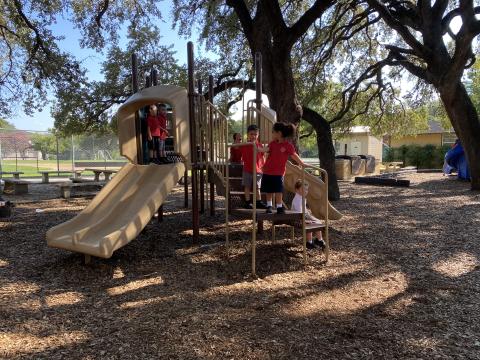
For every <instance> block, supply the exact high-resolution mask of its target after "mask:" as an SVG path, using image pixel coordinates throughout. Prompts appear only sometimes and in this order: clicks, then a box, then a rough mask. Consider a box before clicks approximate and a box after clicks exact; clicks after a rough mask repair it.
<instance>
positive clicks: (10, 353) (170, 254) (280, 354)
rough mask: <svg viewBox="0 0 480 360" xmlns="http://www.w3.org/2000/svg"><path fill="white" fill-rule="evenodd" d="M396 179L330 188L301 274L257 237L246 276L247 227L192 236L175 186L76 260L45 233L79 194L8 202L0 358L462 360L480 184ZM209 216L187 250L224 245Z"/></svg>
mask: <svg viewBox="0 0 480 360" xmlns="http://www.w3.org/2000/svg"><path fill="white" fill-rule="evenodd" d="M406 178H409V179H411V180H412V182H413V183H414V185H413V186H412V187H410V188H384V187H371V186H360V185H354V184H347V183H344V184H342V185H341V187H342V194H343V198H342V200H340V201H338V202H336V203H335V206H336V207H337V208H338V209H339V210H341V211H342V212H343V213H344V214H345V216H344V218H343V219H342V220H340V221H337V222H335V223H334V224H333V227H334V229H333V230H332V232H331V233H332V253H331V260H330V262H329V264H328V265H325V264H323V258H322V256H321V255H320V254H319V253H314V255H313V256H311V257H310V264H309V266H308V267H307V269H306V270H304V268H303V265H302V257H301V247H300V243H299V242H297V243H292V242H291V241H277V242H275V243H271V242H262V241H260V242H259V246H258V250H257V257H258V267H257V271H258V274H259V278H258V279H256V280H252V279H250V277H249V269H250V257H249V256H250V255H249V252H248V242H247V241H246V240H247V239H248V238H249V234H248V233H246V232H245V231H244V229H245V227H246V225H247V222H236V223H234V227H233V229H232V239H233V241H232V243H233V245H232V251H231V254H230V256H229V257H228V258H227V257H225V256H224V253H223V251H222V248H221V247H218V246H212V247H206V246H204V247H201V246H193V245H192V244H191V243H190V240H189V236H190V234H191V230H188V228H189V220H190V212H189V211H186V210H184V209H183V208H182V199H183V193H182V191H181V188H180V187H178V188H177V189H176V190H175V192H174V194H173V195H171V196H170V197H169V201H168V202H167V203H166V204H165V220H164V222H163V223H161V224H160V225H159V224H158V223H157V222H156V221H152V223H151V224H150V225H149V226H148V227H147V229H146V231H145V233H144V234H142V235H141V236H140V237H139V239H137V240H135V241H133V242H131V243H130V244H129V245H128V246H126V247H124V248H122V249H120V250H119V251H117V252H116V253H115V254H114V256H113V257H112V258H111V259H108V260H100V259H94V260H93V262H92V264H91V265H89V266H85V265H82V257H81V256H80V255H78V254H71V253H68V252H66V251H61V250H55V249H49V248H47V247H46V245H45V240H44V234H45V232H46V230H47V229H48V228H49V227H51V226H53V225H55V224H58V223H59V222H62V221H65V220H67V219H70V218H71V217H73V216H74V215H75V213H77V212H78V211H79V210H81V209H82V208H83V207H84V206H85V205H86V204H87V203H88V200H87V199H71V200H68V201H66V200H59V199H56V200H55V199H54V200H44V201H38V202H32V203H23V204H20V205H19V206H18V207H17V208H16V210H15V217H14V221H13V222H12V223H8V222H0V358H8V359H20V358H34V359H301V358H305V359H407V358H408V359H413V358H415V359H417V358H418V359H420V358H429V359H430V358H431V359H476V358H478V354H479V353H480V335H479V334H480V302H479V300H478V299H479V295H480V271H479V270H480V262H479V258H480V245H479V231H478V229H480V193H474V192H471V191H469V190H468V184H466V183H462V182H458V181H455V180H453V179H447V178H443V177H442V176H441V175H440V174H418V175H417V174H411V175H406ZM218 205H219V206H220V205H221V202H220V201H219V202H218ZM37 209H40V210H39V211H38V210H37ZM222 217H223V215H222V212H221V211H220V210H219V211H218V212H217V214H216V216H215V217H214V218H210V217H209V216H207V215H206V216H202V224H203V225H202V226H203V227H202V230H201V244H211V243H217V242H220V241H222V240H223V231H224V225H223V223H222ZM267 230H268V226H267ZM284 234H285V235H287V231H286V230H285V231H284ZM281 235H282V234H281V231H280V234H279V232H277V236H278V238H281Z"/></svg>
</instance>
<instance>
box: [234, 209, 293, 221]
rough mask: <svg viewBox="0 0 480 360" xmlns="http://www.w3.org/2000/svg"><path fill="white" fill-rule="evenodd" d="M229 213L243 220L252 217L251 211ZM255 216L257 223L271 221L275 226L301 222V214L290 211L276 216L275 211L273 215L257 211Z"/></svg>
mask: <svg viewBox="0 0 480 360" xmlns="http://www.w3.org/2000/svg"><path fill="white" fill-rule="evenodd" d="M230 213H231V214H232V215H235V216H236V217H239V218H242V219H243V218H244V219H251V218H252V215H253V210H252V209H240V208H235V209H232V210H231V212H230ZM256 216H257V221H271V222H273V223H275V224H276V225H280V224H283V223H291V222H292V221H301V220H302V213H300V212H296V211H291V210H286V211H285V214H276V213H275V211H274V213H273V214H267V213H266V212H265V209H257V210H256Z"/></svg>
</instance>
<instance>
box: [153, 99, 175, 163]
mask: <svg viewBox="0 0 480 360" xmlns="http://www.w3.org/2000/svg"><path fill="white" fill-rule="evenodd" d="M166 113H167V109H166V107H165V105H163V104H160V106H159V111H158V112H157V106H156V105H150V108H149V113H148V117H147V124H148V134H147V135H148V140H149V141H150V154H151V161H153V162H154V163H156V164H168V163H169V162H170V161H168V160H167V158H166V156H165V139H166V137H167V135H168V132H167V129H166V128H165V127H166V123H167V117H166Z"/></svg>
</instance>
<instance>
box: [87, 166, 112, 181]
mask: <svg viewBox="0 0 480 360" xmlns="http://www.w3.org/2000/svg"><path fill="white" fill-rule="evenodd" d="M85 171H92V172H93V173H94V174H95V180H94V181H100V174H102V173H103V175H104V176H105V181H108V180H110V176H111V175H112V174H116V173H117V172H118V170H111V169H95V168H85Z"/></svg>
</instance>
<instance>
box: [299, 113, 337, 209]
mask: <svg viewBox="0 0 480 360" xmlns="http://www.w3.org/2000/svg"><path fill="white" fill-rule="evenodd" d="M303 119H305V121H307V122H308V123H309V124H311V125H312V126H313V128H314V129H315V132H316V133H317V146H318V158H319V160H320V167H321V168H322V169H325V170H326V171H327V173H328V199H329V200H332V201H334V200H339V199H340V190H339V188H338V182H337V175H336V173H335V148H334V146H333V139H332V128H331V127H330V123H329V122H328V121H327V120H325V118H324V117H323V116H321V115H320V114H318V113H317V112H315V111H313V110H311V109H309V108H305V107H304V108H303Z"/></svg>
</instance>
